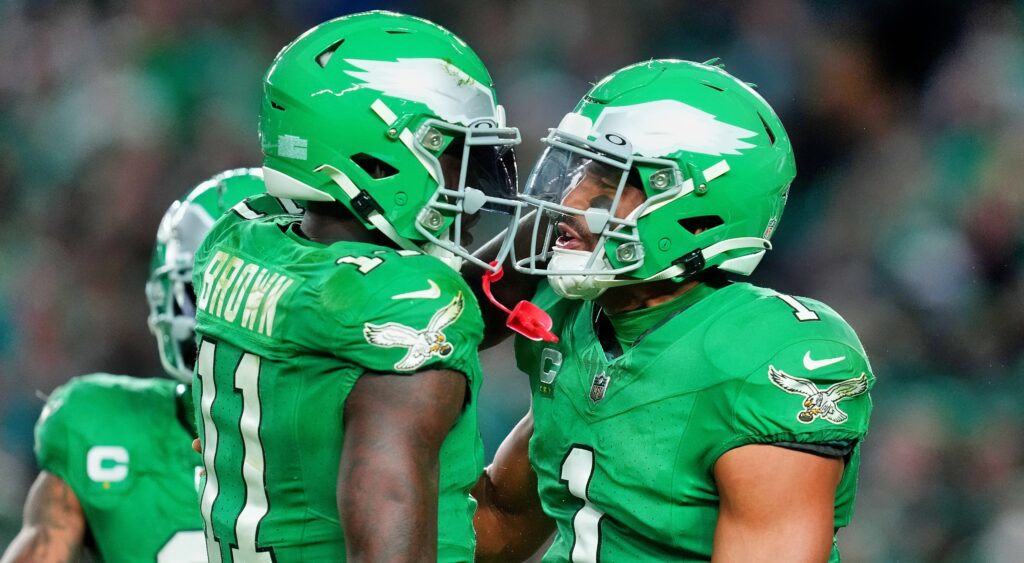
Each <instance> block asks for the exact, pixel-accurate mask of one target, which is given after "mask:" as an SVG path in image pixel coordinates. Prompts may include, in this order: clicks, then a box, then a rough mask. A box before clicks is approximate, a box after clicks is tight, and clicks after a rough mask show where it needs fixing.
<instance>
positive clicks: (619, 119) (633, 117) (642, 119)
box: [594, 100, 757, 156]
mask: <svg viewBox="0 0 1024 563" xmlns="http://www.w3.org/2000/svg"><path fill="white" fill-rule="evenodd" d="M594 130H595V131H599V132H601V133H617V134H619V135H622V136H623V137H625V138H626V139H628V140H629V142H630V143H632V144H633V151H634V152H636V153H637V154H640V155H642V156H663V155H666V154H669V153H672V152H675V151H680V150H682V151H687V152H696V153H701V154H710V155H715V156H721V155H723V154H740V153H739V151H740V150H741V149H749V148H753V147H754V146H756V145H753V144H750V143H748V142H746V141H742V140H741V139H747V138H750V137H754V136H757V133H756V132H754V131H750V130H747V129H744V128H742V127H737V126H735V125H730V124H728V123H725V122H724V121H719V120H718V118H717V117H715V116H714V115H713V114H710V113H708V112H706V111H703V110H700V109H697V108H695V107H693V106H691V105H688V104H684V103H682V102H680V101H677V100H655V101H653V102H644V103H642V104H634V105H629V106H615V107H610V108H608V109H606V110H604V111H603V112H601V115H599V116H598V117H597V121H596V122H595V123H594Z"/></svg>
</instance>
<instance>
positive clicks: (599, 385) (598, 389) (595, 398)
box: [590, 371, 611, 404]
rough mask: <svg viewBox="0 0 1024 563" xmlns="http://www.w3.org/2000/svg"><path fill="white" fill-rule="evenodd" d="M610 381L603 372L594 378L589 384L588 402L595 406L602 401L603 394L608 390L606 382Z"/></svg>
mask: <svg viewBox="0 0 1024 563" xmlns="http://www.w3.org/2000/svg"><path fill="white" fill-rule="evenodd" d="M609 381H611V377H608V375H607V374H605V373H604V372H603V371H602V372H601V373H599V374H597V375H595V376H594V381H593V383H591V384H590V402H591V403H594V404H597V403H600V402H601V399H604V393H605V391H607V390H608V382H609Z"/></svg>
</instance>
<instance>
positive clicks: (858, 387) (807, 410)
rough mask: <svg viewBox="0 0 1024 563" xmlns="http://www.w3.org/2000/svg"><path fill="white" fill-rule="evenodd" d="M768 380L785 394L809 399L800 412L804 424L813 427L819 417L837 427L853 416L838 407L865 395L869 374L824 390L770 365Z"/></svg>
mask: <svg viewBox="0 0 1024 563" xmlns="http://www.w3.org/2000/svg"><path fill="white" fill-rule="evenodd" d="M768 379H770V380H771V382H772V383H773V384H774V385H775V386H776V387H778V388H779V389H782V390H783V391H785V392H787V393H792V394H794V395H803V396H804V397H805V399H804V403H803V407H804V410H802V411H800V412H799V413H797V415H796V418H797V420H799V421H800V422H802V423H804V424H810V423H811V422H813V421H814V419H815V418H823V419H825V420H827V421H829V422H831V423H833V424H842V423H844V422H846V420H847V419H849V418H850V417H849V416H848V415H847V414H846V413H845V412H843V411H842V410H840V409H839V407H838V406H837V405H836V403H838V402H839V401H842V400H843V399H849V398H850V397H856V396H858V395H862V394H864V393H865V392H867V390H868V377H867V374H864V373H862V374H860V377H856V378H853V379H847V380H845V381H840V382H839V383H836V384H834V385H832V386H831V387H829V388H828V389H825V390H824V391H822V390H821V389H818V386H817V385H815V384H814V383H813V382H812V381H811V380H809V379H803V378H800V377H793V376H792V375H789V374H788V373H785V372H784V371H782V370H777V369H775V366H768Z"/></svg>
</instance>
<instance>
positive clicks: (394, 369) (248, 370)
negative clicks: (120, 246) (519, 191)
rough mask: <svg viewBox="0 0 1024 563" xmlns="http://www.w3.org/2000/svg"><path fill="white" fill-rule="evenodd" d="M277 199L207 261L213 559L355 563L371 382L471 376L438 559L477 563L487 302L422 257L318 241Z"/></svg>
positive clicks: (444, 473) (200, 266) (202, 370)
mask: <svg viewBox="0 0 1024 563" xmlns="http://www.w3.org/2000/svg"><path fill="white" fill-rule="evenodd" d="M277 201H278V200H275V199H274V198H272V197H270V196H258V197H256V198H252V199H250V200H247V202H244V203H243V204H242V205H241V206H240V207H236V208H235V210H234V211H233V212H229V213H228V214H226V215H225V216H224V217H222V218H221V219H220V220H219V221H218V223H217V224H215V225H214V227H213V230H212V231H211V232H210V234H209V235H207V238H206V239H205V240H204V242H203V244H202V246H201V247H200V249H199V252H198V253H197V254H196V264H195V270H194V282H195V288H196V295H197V300H196V303H197V309H198V315H197V321H198V326H197V334H198V337H199V353H198V360H197V365H196V378H197V379H196V381H195V383H194V385H195V388H194V390H193V391H194V394H195V404H196V406H197V410H198V420H199V425H200V427H201V430H200V434H201V437H202V440H203V448H204V449H203V451H204V465H205V467H206V477H205V481H204V484H203V492H202V500H201V503H200V504H201V510H202V513H203V516H204V518H205V520H206V524H207V527H206V529H207V534H208V535H207V548H208V550H209V552H210V553H211V556H210V559H211V561H268V562H269V561H271V560H273V561H276V562H277V563H286V562H290V561H344V560H345V542H344V536H343V533H342V529H341V525H340V519H339V515H338V510H337V506H336V504H337V503H336V491H337V480H338V465H339V461H340V456H341V450H342V444H343V441H344V438H345V429H344V427H343V423H342V421H343V413H344V408H345V400H346V398H347V397H348V394H349V392H350V391H351V390H352V387H353V385H355V383H356V381H357V380H358V379H359V378H360V377H364V376H365V377H373V376H374V374H378V373H398V374H413V373H416V372H418V371H422V370H427V369H451V370H455V371H459V372H461V373H463V374H465V376H466V378H467V384H468V390H469V394H468V401H467V404H466V407H465V408H464V410H463V412H462V414H461V415H460V416H459V418H458V420H457V421H456V424H455V426H454V427H453V428H452V430H451V431H450V433H449V435H448V437H447V438H446V440H445V442H444V444H443V446H442V448H441V451H440V465H441V468H440V482H439V506H438V559H439V560H440V561H469V560H472V558H473V551H474V545H475V536H474V534H473V528H472V517H473V511H474V510H475V508H476V504H475V501H474V500H473V499H472V497H470V495H469V491H470V489H471V488H472V486H473V485H474V483H475V482H476V480H477V478H478V476H479V475H480V472H481V470H482V467H483V445H482V442H481V439H480V436H479V430H478V427H477V415H476V398H477V393H478V390H479V387H480V383H481V373H480V365H479V359H478V356H477V346H478V345H479V344H480V340H481V338H482V334H483V320H482V318H481V315H480V310H479V307H478V305H477V303H476V301H475V299H474V297H473V295H472V293H471V292H470V290H469V288H468V286H467V285H466V284H465V282H464V281H463V280H462V278H461V277H459V275H458V274H457V273H456V272H455V271H453V270H451V269H450V268H448V267H447V266H445V265H444V264H443V263H442V262H441V261H439V260H437V259H435V258H432V257H429V256H425V255H423V254H420V253H418V252H409V251H396V250H393V249H390V248H385V247H380V246H375V245H370V244H363V243H355V242H338V243H335V244H332V245H329V246H325V245H323V244H320V243H316V242H311V241H310V240H308V239H306V238H304V237H303V236H302V235H301V231H300V230H299V225H300V221H301V220H300V217H299V216H298V215H289V214H286V213H282V212H281V209H280V208H279V207H278V208H276V209H275V205H276V203H275V202H277ZM381 533H386V531H382V532H381Z"/></svg>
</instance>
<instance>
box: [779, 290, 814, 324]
mask: <svg viewBox="0 0 1024 563" xmlns="http://www.w3.org/2000/svg"><path fill="white" fill-rule="evenodd" d="M776 297H778V298H779V299H781V300H782V301H784V302H785V303H786V305H789V306H790V308H791V309H793V316H794V317H796V320H798V321H800V322H802V323H804V322H807V321H820V320H821V317H819V316H818V313H815V312H814V311H812V310H810V309H808V308H807V306H806V305H804V304H803V303H801V302H799V301H797V300H796V298H795V297H793V296H792V295H785V294H781V293H780V294H779V295H776Z"/></svg>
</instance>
